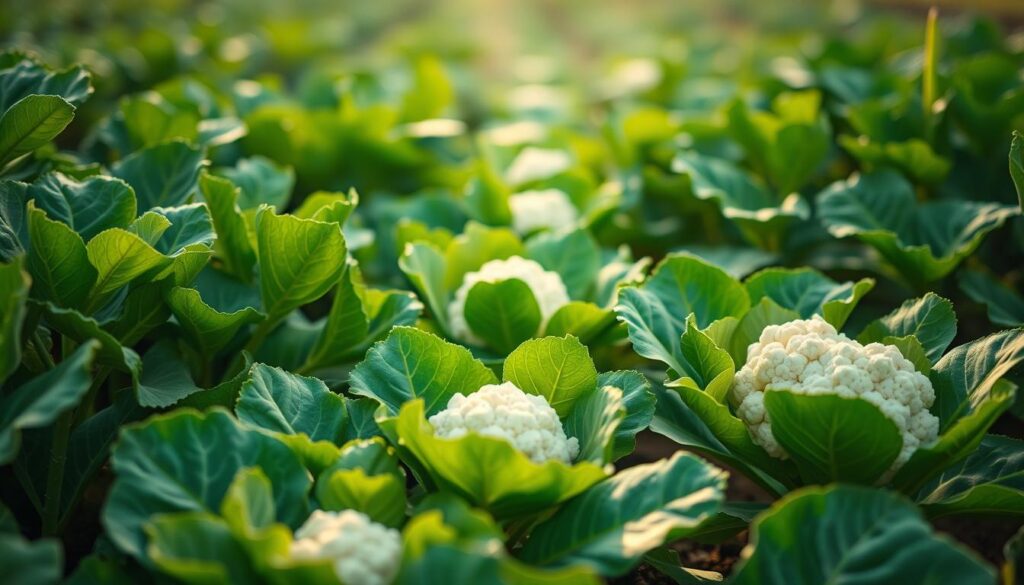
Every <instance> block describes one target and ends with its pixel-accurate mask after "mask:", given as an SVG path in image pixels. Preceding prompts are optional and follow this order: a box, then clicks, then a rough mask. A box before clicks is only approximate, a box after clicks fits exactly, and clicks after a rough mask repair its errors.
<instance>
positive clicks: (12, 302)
mask: <svg viewBox="0 0 1024 585" xmlns="http://www.w3.org/2000/svg"><path fill="white" fill-rule="evenodd" d="M21 265H22V262H21V259H20V258H16V259H15V260H14V261H13V262H11V263H10V264H0V309H2V310H0V383H2V382H3V381H4V380H6V379H7V376H10V375H11V374H12V373H14V370H16V369H18V365H19V364H21V329H22V323H23V322H24V319H25V303H26V301H27V300H28V291H29V286H30V284H31V280H30V279H29V277H28V274H26V273H25V272H23V271H22V270H21Z"/></svg>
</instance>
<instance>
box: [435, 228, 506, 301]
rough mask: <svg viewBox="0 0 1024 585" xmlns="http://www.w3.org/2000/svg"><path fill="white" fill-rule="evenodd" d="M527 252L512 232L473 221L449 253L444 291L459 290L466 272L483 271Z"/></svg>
mask: <svg viewBox="0 0 1024 585" xmlns="http://www.w3.org/2000/svg"><path fill="white" fill-rule="evenodd" d="M524 252H525V251H524V250H523V243H522V242H521V241H520V240H519V236H517V235H516V234H515V232H513V231H512V230H510V229H508V228H489V227H486V226H483V225H480V224H478V223H476V222H472V221H471V222H469V223H468V224H466V228H465V231H463V232H462V235H460V236H458V237H456V238H455V239H454V240H452V243H451V244H449V245H448V248H447V249H446V250H445V253H444V268H445V270H444V290H446V291H453V290H455V289H457V288H459V286H460V285H461V284H462V280H463V278H464V277H465V276H466V273H468V272H473V271H476V270H480V267H481V266H483V265H484V264H485V263H487V262H489V261H491V260H504V259H507V258H511V257H512V256H522V255H523V254H524Z"/></svg>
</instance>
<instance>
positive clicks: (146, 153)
mask: <svg viewBox="0 0 1024 585" xmlns="http://www.w3.org/2000/svg"><path fill="white" fill-rule="evenodd" d="M205 164H206V162H205V160H204V154H203V151H202V150H201V149H199V148H195V147H192V146H189V145H188V144H187V143H185V142H181V141H178V140H174V141H171V142H164V143H162V144H157V145H154V146H150V147H148V148H144V149H142V150H138V151H135V152H133V153H132V154H130V155H128V156H126V157H125V158H123V159H121V160H120V161H118V162H116V163H114V165H113V166H112V167H111V169H110V170H111V173H112V174H113V175H114V176H115V177H118V178H120V179H123V180H124V181H125V182H126V183H128V184H129V185H131V186H132V188H133V189H135V197H136V199H137V201H138V211H139V213H143V212H145V211H147V210H149V209H152V208H154V207H173V206H175V205H181V204H182V203H185V202H186V201H187V200H188V198H189V196H191V195H192V194H193V193H195V191H196V181H198V179H199V171H200V170H201V169H202V168H203V166H204V165H205Z"/></svg>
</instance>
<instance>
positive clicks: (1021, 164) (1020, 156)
mask: <svg viewBox="0 0 1024 585" xmlns="http://www.w3.org/2000/svg"><path fill="white" fill-rule="evenodd" d="M1010 178H1012V179H1013V186H1014V187H1015V188H1016V189H1017V200H1018V201H1019V202H1020V208H1021V211H1024V136H1022V135H1021V133H1020V132H1017V131H1014V133H1013V142H1011V143H1010Z"/></svg>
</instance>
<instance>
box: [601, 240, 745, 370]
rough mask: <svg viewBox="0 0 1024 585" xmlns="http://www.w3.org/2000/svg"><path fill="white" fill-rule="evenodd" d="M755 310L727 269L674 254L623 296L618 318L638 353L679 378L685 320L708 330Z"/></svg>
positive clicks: (621, 292)
mask: <svg viewBox="0 0 1024 585" xmlns="http://www.w3.org/2000/svg"><path fill="white" fill-rule="evenodd" d="M749 308H750V298H749V297H748V296H747V292H746V290H745V289H744V288H743V285H741V284H740V283H739V281H737V280H736V279H735V278H733V277H731V276H729V275H728V274H727V273H726V272H724V271H723V270H722V269H720V268H718V267H716V266H714V265H711V264H708V263H706V262H704V261H703V260H700V259H699V258H697V257H696V256H691V255H688V254H672V255H669V256H668V257H666V259H665V260H663V261H662V262H661V263H660V264H659V265H658V266H657V267H656V268H655V270H654V274H652V275H651V278H650V279H648V281H647V282H645V283H644V284H643V285H641V286H639V287H627V288H624V289H622V290H621V291H619V304H618V306H616V307H615V312H616V313H617V314H618V316H619V320H620V321H623V322H625V323H626V326H627V328H628V329H629V339H630V341H631V342H632V343H633V348H634V350H636V352H637V353H638V354H640V355H641V356H643V357H646V358H650V359H656V360H659V361H661V362H663V363H665V364H666V365H668V366H669V368H670V369H671V371H672V372H673V373H674V374H675V375H681V374H682V373H683V372H685V367H684V366H683V363H684V362H685V358H684V357H683V355H682V348H681V345H680V339H681V337H682V334H683V332H684V331H685V330H686V318H687V316H688V315H690V314H691V313H693V314H694V316H695V319H696V323H697V326H698V327H700V328H703V327H707V326H708V325H710V324H711V323H712V322H714V321H717V320H719V319H722V318H723V317H729V316H733V317H740V316H741V315H743V314H744V313H746V312H747V310H748V309H749Z"/></svg>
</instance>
